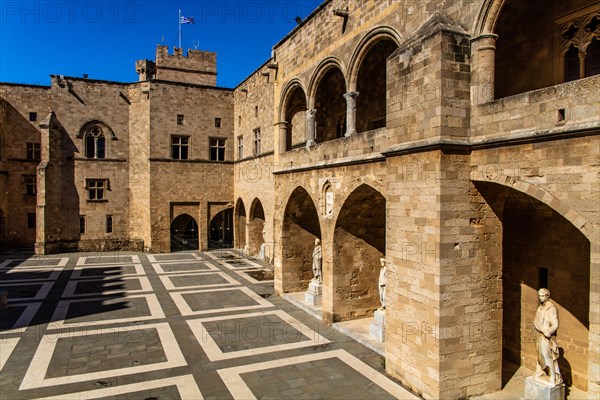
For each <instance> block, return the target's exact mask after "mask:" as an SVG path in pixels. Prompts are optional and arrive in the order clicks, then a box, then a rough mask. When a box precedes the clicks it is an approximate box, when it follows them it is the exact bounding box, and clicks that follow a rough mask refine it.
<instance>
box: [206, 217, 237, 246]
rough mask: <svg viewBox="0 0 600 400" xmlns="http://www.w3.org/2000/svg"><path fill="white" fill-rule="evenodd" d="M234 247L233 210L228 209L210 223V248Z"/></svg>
mask: <svg viewBox="0 0 600 400" xmlns="http://www.w3.org/2000/svg"><path fill="white" fill-rule="evenodd" d="M232 246H233V208H227V209H225V210H223V211H221V212H219V213H218V214H217V215H215V216H214V218H213V219H212V220H211V221H210V224H209V226H208V247H209V248H211V249H215V248H217V249H218V248H229V247H232Z"/></svg>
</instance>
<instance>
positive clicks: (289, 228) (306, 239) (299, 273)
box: [281, 187, 321, 293]
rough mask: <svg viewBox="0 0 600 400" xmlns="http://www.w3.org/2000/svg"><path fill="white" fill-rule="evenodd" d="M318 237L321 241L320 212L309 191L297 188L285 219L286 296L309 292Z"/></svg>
mask: <svg viewBox="0 0 600 400" xmlns="http://www.w3.org/2000/svg"><path fill="white" fill-rule="evenodd" d="M317 238H318V239H321V227H320V224H319V216H318V214H317V209H316V207H315V204H314V202H313V200H312V198H311V197H310V195H309V194H308V192H307V191H306V190H305V189H304V188H302V187H298V188H296V189H295V190H294V192H293V193H292V194H291V195H290V198H289V200H288V202H287V206H286V207H285V212H284V216H283V227H282V238H281V245H282V250H283V256H282V260H281V268H282V290H283V293H290V292H302V291H305V290H307V289H308V284H309V283H310V281H311V279H312V278H313V273H312V252H313V250H314V245H315V239H317Z"/></svg>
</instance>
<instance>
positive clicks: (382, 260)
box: [379, 258, 387, 310]
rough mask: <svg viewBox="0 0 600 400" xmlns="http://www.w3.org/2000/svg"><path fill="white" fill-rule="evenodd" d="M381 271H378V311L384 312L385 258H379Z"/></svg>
mask: <svg viewBox="0 0 600 400" xmlns="http://www.w3.org/2000/svg"><path fill="white" fill-rule="evenodd" d="M379 262H380V263H381V270H380V271H379V301H380V302H381V308H380V310H385V274H386V272H387V268H386V266H387V261H386V260H385V258H380V259H379Z"/></svg>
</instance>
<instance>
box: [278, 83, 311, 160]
mask: <svg viewBox="0 0 600 400" xmlns="http://www.w3.org/2000/svg"><path fill="white" fill-rule="evenodd" d="M306 110H307V99H306V93H305V91H304V88H303V87H302V85H301V84H300V83H299V82H298V81H293V82H291V83H290V84H289V85H288V87H287V88H286V90H285V94H284V102H283V104H282V115H281V118H282V119H281V120H282V121H284V122H285V138H283V137H282V140H284V141H285V150H286V151H288V150H291V149H292V148H294V147H297V146H300V145H304V144H305V143H306V140H307V138H306Z"/></svg>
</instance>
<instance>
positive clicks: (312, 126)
mask: <svg viewBox="0 0 600 400" xmlns="http://www.w3.org/2000/svg"><path fill="white" fill-rule="evenodd" d="M316 115H317V110H316V109H315V108H313V109H311V110H306V147H310V146H314V145H315V144H316V143H317V142H316V140H315V137H316V136H315V135H316V130H317V123H316V120H315V116H316Z"/></svg>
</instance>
